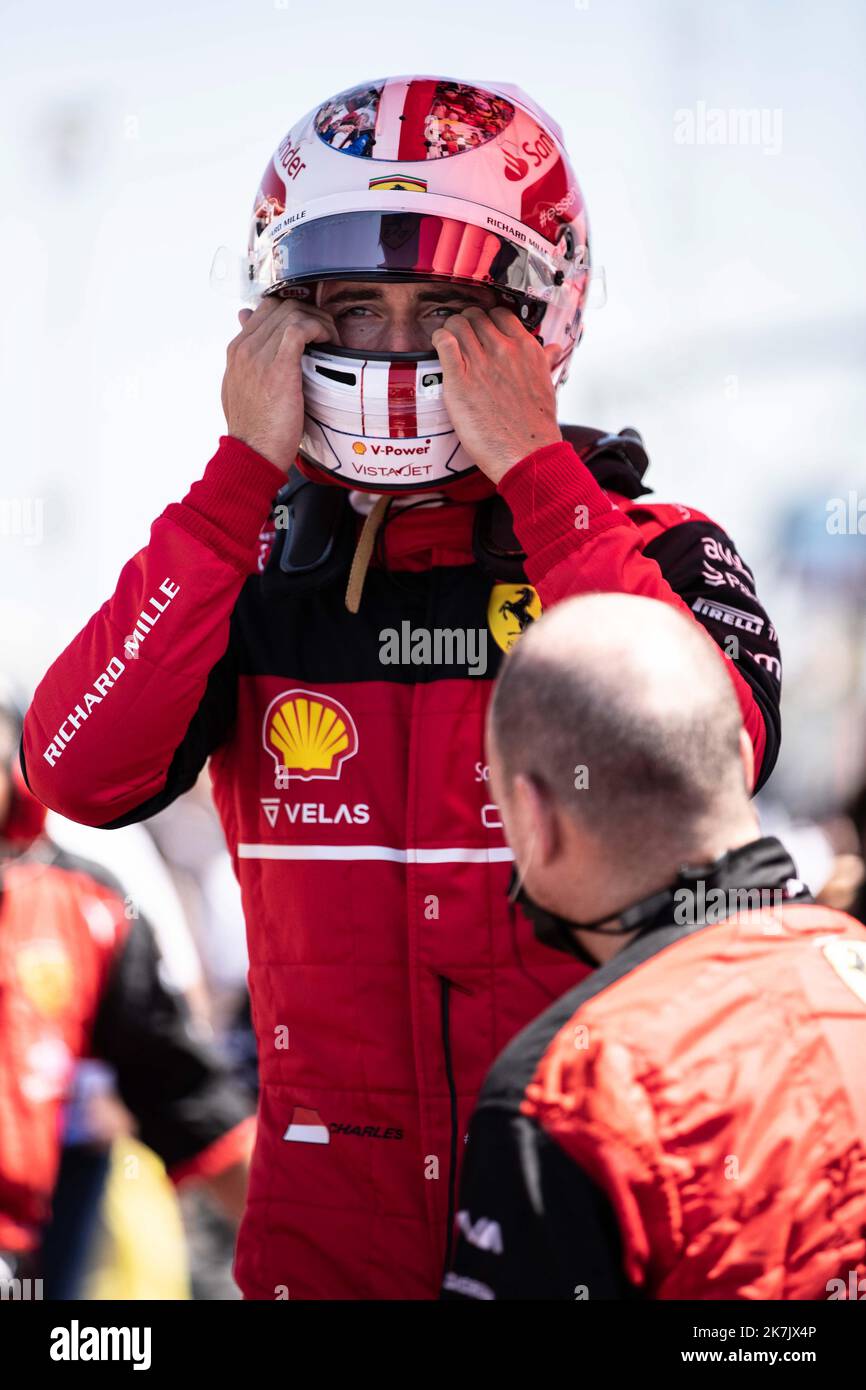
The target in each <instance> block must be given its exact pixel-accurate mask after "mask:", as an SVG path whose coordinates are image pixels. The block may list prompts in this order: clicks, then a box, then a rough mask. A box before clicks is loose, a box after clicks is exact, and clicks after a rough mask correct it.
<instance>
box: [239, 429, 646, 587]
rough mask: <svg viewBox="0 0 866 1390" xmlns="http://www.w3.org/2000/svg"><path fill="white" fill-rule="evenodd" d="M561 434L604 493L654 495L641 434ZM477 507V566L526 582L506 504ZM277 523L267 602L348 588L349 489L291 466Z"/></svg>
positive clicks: (352, 522)
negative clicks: (295, 594) (325, 588)
mask: <svg viewBox="0 0 866 1390" xmlns="http://www.w3.org/2000/svg"><path fill="white" fill-rule="evenodd" d="M560 428H561V430H562V436H563V439H564V440H565V442H566V443H568V444H571V446H572V448H573V449H574V450H575V452H576V453H577V454H578V456H579V457H580V459H581V462H582V463H583V464H584V465H585V466H586V467H587V468H588V469H589V471H590V472H591V474H592V476H593V477H594V478H595V480H596V482H597V483H598V485H599V487H602V488H609V489H610V490H611V491H612V492H615V493H617V494H618V495H619V496H621V497H627V498H629V499H632V500H633V499H635V498H637V497H642V496H644V495H645V494H646V493H648V492H651V491H652V489H651V488H648V487H647V486H646V485H645V484H644V481H643V477H644V474H645V472H646V470H647V468H648V467H649V460H648V458H647V454H646V450H645V449H644V447H643V442H642V440H641V437H640V435H639V434H638V432H637V430H634V429H630V428H629V429H624V430H622V431H621V432H620V433H619V434H605V433H604V431H603V430H596V429H590V428H589V427H588V426H585V425H562V426H561V427H560ZM446 500H447V498H446ZM473 505H474V506H475V508H476V513H475V525H474V533H473V539H472V550H473V553H474V555H475V559H476V561H477V563H478V565H479V566H480V567H481V569H482V570H484V572H485V573H487V574H490V575H491V576H492V577H493V578H494V579H496V580H499V581H500V582H510V581H515V582H519V581H521V580H524V581H525V574H524V568H523V563H524V560H525V559H526V556H525V553H524V551H523V549H522V547H521V545H520V542H519V541H518V540H517V538H516V536H515V534H514V521H513V518H512V516H511V512H510V510H509V508H508V505H507V503H506V502H505V500H504V498H502V497H500V496H499V494H498V493H494V494H493V495H492V496H491V497H487V498H484V500H483V501H481V502H478V503H474V504H473ZM272 516H273V517H274V518H275V526H274V536H273V543H272V545H271V548H270V551H269V554H268V559H267V562H266V564H265V568H264V571H263V573H262V574H261V575H260V576H259V578H260V583H261V587H262V590H263V593H264V594H265V596H266V597H269V596H271V595H273V596H278V595H280V594H285V593H289V592H296V591H303V590H307V589H319V588H322V587H323V586H324V585H326V584H331V583H333V582H336V581H340V582H344V580H345V575H346V573H347V571H348V569H349V566H350V565H351V563H352V556H353V555H354V553H355V546H356V544H357V515H356V513H355V512H354V511H353V509H352V506H351V504H350V502H349V493H348V491H347V490H346V489H345V488H344V487H328V486H326V485H324V484H323V483H316V482H312V481H311V480H310V479H309V478H307V477H305V476H304V475H303V474H302V473H300V472H299V471H298V469H297V468H294V467H293V468H292V469H291V470H290V472H289V476H288V479H287V481H286V482H285V483H284V484H283V486H282V487H281V488H280V491H279V492H278V493H277V496H276V498H275V500H274V507H273V510H272Z"/></svg>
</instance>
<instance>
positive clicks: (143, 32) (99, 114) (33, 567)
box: [0, 0, 866, 1297]
mask: <svg viewBox="0 0 866 1390" xmlns="http://www.w3.org/2000/svg"><path fill="white" fill-rule="evenodd" d="M4 39H5V42H4V51H3V57H2V60H0V71H2V76H3V82H2V87H0V93H2V95H0V105H2V117H3V127H4V130H5V132H6V136H5V139H4V141H3V145H2V149H0V185H2V189H3V198H2V218H0V266H2V274H3V299H4V304H5V310H4V313H3V316H2V369H0V389H2V393H3V421H4V432H5V438H6V445H5V448H4V450H3V456H2V462H0V633H2V647H0V665H2V669H3V671H4V672H5V673H6V674H7V675H11V676H12V677H13V678H14V679H15V680H16V681H17V682H18V683H19V684H20V686H21V688H22V689H23V690H24V692H25V695H29V693H30V691H31V690H32V688H33V686H34V685H35V684H36V682H37V681H38V680H39V679H40V677H41V675H42V674H43V673H44V671H45V669H46V668H47V666H48V665H49V663H50V662H51V660H52V659H53V658H54V657H55V656H56V655H57V653H58V652H59V651H60V650H61V649H62V647H63V646H65V644H66V643H67V642H68V641H69V639H70V638H71V637H72V636H73V635H74V634H75V633H76V632H77V631H78V630H79V628H80V627H81V626H82V624H83V623H84V621H85V620H86V619H87V618H88V617H89V616H90V614H91V613H92V612H93V611H94V610H95V608H96V607H98V605H99V604H100V603H101V602H102V601H103V600H104V599H105V598H106V597H108V595H109V594H110V593H111V592H112V590H113V588H114V585H115V581H116V578H117V574H118V572H119V570H120V568H121V566H122V564H123V563H124V562H125V561H126V560H127V559H128V558H129V556H130V555H131V554H133V553H134V552H135V551H136V550H137V549H138V548H140V547H141V546H142V545H143V544H145V543H146V540H147V536H148V530H149V526H150V523H151V521H152V520H153V519H154V517H156V516H157V515H158V514H159V513H160V512H161V511H162V509H163V508H164V507H165V506H166V505H167V504H168V503H169V502H171V501H174V500H177V499H179V498H180V497H181V496H182V495H183V494H184V493H185V492H186V490H187V488H188V486H189V484H190V482H191V481H192V480H193V479H194V478H196V477H198V476H199V475H200V474H201V472H202V471H203V469H204V466H205V464H206V462H207V460H208V459H209V458H210V457H211V455H212V454H213V453H214V451H215V449H216V445H217V440H218V436H219V435H220V433H221V432H222V431H223V429H224V420H223V417H222V412H221V409H220V382H221V378H222V372H223V366H224V353H225V347H226V344H227V343H228V341H229V340H230V339H231V338H232V337H233V336H234V334H235V332H236V331H237V328H236V317H235V311H236V306H235V305H234V304H233V303H232V301H231V299H227V298H224V297H220V296H219V295H217V294H215V293H214V292H213V291H212V290H211V289H210V287H209V271H210V266H211V261H212V258H213V254H214V252H215V250H216V248H217V247H218V246H219V245H222V244H224V245H227V246H230V247H232V248H233V249H236V250H237V251H241V250H242V249H243V246H244V242H245V237H246V229H247V219H248V215H249V212H250V210H251V207H252V200H253V196H254V194H255V191H256V188H257V186H258V180H259V176H260V174H261V172H262V170H263V168H264V167H265V164H266V162H267V160H268V159H269V157H270V155H271V153H272V151H273V149H274V148H275V146H276V145H277V143H278V142H279V140H280V139H281V138H282V137H283V135H284V134H285V133H286V131H287V130H288V129H289V127H290V126H291V125H292V124H293V123H294V122H295V121H296V119H297V118H298V117H299V116H301V115H302V114H303V113H304V112H305V111H307V110H308V109H310V108H311V107H313V106H315V105H317V104H318V103H319V102H321V101H322V100H323V99H324V98H325V97H327V96H329V95H331V94H333V93H336V92H338V91H340V90H341V89H343V88H345V87H349V86H352V85H355V84H357V83H359V82H361V81H363V80H365V79H368V78H376V77H380V76H384V75H386V74H391V73H411V72H418V73H439V72H441V73H443V74H446V75H449V76H452V77H456V78H460V79H468V80H477V79H487V80H493V79H497V78H498V79H500V80H506V81H509V82H515V83H517V84H519V85H520V86H522V87H523V88H524V89H525V90H526V91H527V92H529V93H530V94H532V95H533V96H534V97H535V98H536V99H537V100H538V101H539V102H540V103H541V104H542V105H543V106H544V107H545V108H546V109H547V110H548V111H549V112H550V114H551V115H552V116H553V117H554V118H555V119H556V120H557V121H558V122H559V123H560V125H561V126H562V128H563V131H564V134H565V138H566V143H567V145H568V148H569V150H570V153H571V158H572V163H573V164H574V166H575V169H576V171H577V174H578V177H579V179H580V182H581V185H582V187H583V192H584V195H585V197H586V200H587V204H588V208H589V215H590V225H591V230H592V236H593V255H594V260H595V262H596V263H597V264H601V265H603V266H604V267H605V271H606V278H607V288H608V298H607V304H606V305H605V307H604V308H601V309H598V310H597V311H596V312H594V313H593V314H592V316H591V317H590V319H589V321H588V325H587V329H586V334H585V337H584V340H583V343H582V344H581V346H580V348H579V350H578V353H577V355H576V357H575V359H574V363H573V366H572V371H571V379H570V380H569V382H568V383H567V385H566V387H565V388H564V390H563V393H562V396H561V414H562V418H563V419H565V420H569V421H572V422H577V423H584V424H590V425H595V426H602V427H606V428H610V429H619V428H621V427H622V426H625V425H634V426H636V427H637V428H638V429H639V430H640V431H641V433H642V434H643V436H644V439H645V441H646V443H647V446H648V449H649V452H650V456H651V460H652V470H651V474H650V478H649V481H650V482H651V484H652V485H653V487H654V489H655V491H656V494H657V496H658V497H659V498H660V499H661V500H675V501H679V502H682V503H685V504H686V505H689V504H691V505H693V506H695V507H697V508H699V509H700V510H702V511H705V512H708V513H709V514H710V515H711V516H712V517H714V518H715V519H716V520H717V521H718V522H719V523H720V524H721V525H722V526H723V527H724V528H725V529H726V530H728V531H729V532H730V534H731V535H732V536H733V538H734V540H735V542H736V543H737V546H738V548H739V549H740V551H741V553H742V554H743V556H744V557H745V559H746V561H747V563H748V564H749V565H750V566H751V567H752V569H753V570H754V572H755V576H756V580H757V590H758V594H759V596H760V597H761V599H762V600H763V603H764V605H765V607H766V608H767V609H768V611H769V613H770V615H771V617H772V618H773V620H774V622H775V624H776V627H777V628H778V631H779V635H780V640H781V646H782V655H783V662H784V698H783V748H782V755H781V758H780V761H779V764H778V767H777V770H776V772H775V773H774V775H773V777H772V779H771V781H770V784H769V786H768V789H767V791H766V793H765V796H764V807H765V815H766V821H767V825H768V827H772V828H773V829H776V828H778V827H779V826H784V825H786V824H787V823H788V822H790V821H793V823H794V829H793V831H791V834H793V835H796V836H798V837H799V839H798V841H797V846H798V847H799V848H798V852H799V854H800V856H801V859H800V869H801V873H802V874H803V876H804V877H806V878H808V879H810V881H812V880H813V883H812V886H813V887H814V888H815V889H816V891H817V890H818V888H819V887H820V886H821V882H826V883H827V884H830V885H831V886H830V887H829V888H828V890H827V891H828V894H829V895H830V896H831V897H832V895H833V894H834V893H836V894H837V895H841V896H840V900H844V899H845V897H846V894H847V895H848V896H850V894H851V892H853V891H854V889H853V887H852V885H854V886H856V876H857V871H856V867H855V866H854V864H853V861H854V860H856V858H857V855H858V854H860V853H862V837H863V833H864V832H863V821H864V798H863V795H862V787H863V783H864V776H866V718H864V715H866V660H864V656H866V603H864V590H866V462H864V439H866V391H864V366H866V275H864V273H863V249H862V228H863V225H864V222H866V180H864V178H863V171H864V163H866V161H864V155H866V119H864V102H863V72H864V70H866V8H864V7H863V6H862V4H860V3H858V0H831V3H829V4H824V5H821V6H816V5H814V4H812V3H806V0H784V3H783V2H782V0H741V3H737V0H730V3H726V4H724V5H718V4H711V3H709V0H656V2H655V3H654V4H652V5H647V4H646V3H645V0H551V3H549V4H548V5H546V6H544V7H538V6H532V5H527V4H525V3H518V0H497V3H494V0H476V3H474V4H471V5H469V4H466V3H465V0H463V3H455V0H438V2H437V4H436V5H435V6H432V7H431V6H419V5H416V4H412V3H411V0H403V2H402V3H398V0H368V3H367V4H366V5H364V6H362V7H361V6H357V5H348V4H346V3H345V2H344V0H331V3H330V4H329V5H327V6H318V5H313V4H306V5H303V4H300V3H298V0H244V3H243V4H241V3H240V0H208V3H207V4H204V3H198V2H197V0H181V3H180V4H179V5H178V4H176V3H174V4H171V5H170V4H168V3H167V0H151V3H150V4H149V5H147V6H143V5H139V6H116V5H113V4H109V3H108V0H79V3H78V4H76V5H75V6H74V7H73V6H67V5H62V4H60V3H59V0H45V3H44V4H42V5H40V6H38V7H33V6H32V5H28V4H25V3H23V0H7V3H6V5H5V7H4ZM55 819H57V818H55ZM161 819H162V818H158V820H157V821H156V822H153V823H151V824H150V825H149V827H148V828H147V829H146V830H145V829H142V828H138V829H137V833H138V834H139V835H143V836H145V837H147V838H148V840H149V842H150V843H151V844H152V845H155V846H156V848H157V851H158V852H160V853H161V855H162V862H163V863H164V865H165V866H166V869H167V872H168V874H169V877H170V878H171V881H172V886H173V889H174V891H175V892H176V893H177V895H178V902H177V904H176V910H177V911H178V912H179V913H180V916H181V917H182V918H183V920H184V921H185V922H186V925H187V927H188V929H189V937H190V944H189V952H188V958H187V957H185V958H184V959H185V960H186V964H185V965H183V964H182V965H181V967H179V969H180V974H181V976H183V978H184V979H185V986H184V987H185V988H190V989H192V991H193V993H195V992H196V991H199V998H198V1004H199V1006H200V1007H201V1008H202V1009H203V1011H204V1012H205V1013H206V1014H208V1015H209V1017H210V1018H211V1023H212V1026H213V1027H214V1029H215V1031H216V1032H217V1033H219V1034H220V1036H228V1032H227V1030H228V1022H227V1021H229V1020H232V1019H233V1018H234V1017H235V1014H236V1011H237V1009H238V1008H241V1007H242V1003H243V971H244V963H243V941H242V924H241V918H240V912H239V907H238V905H237V902H236V899H235V897H234V896H233V895H234V893H235V889H234V880H233V878H232V875H231V872H230V869H229V868H228V861H227V858H226V856H225V852H224V850H223V849H222V842H221V839H220V837H219V830H218V827H215V823H214V822H213V821H212V810H211V808H210V806H209V800H208V789H207V783H206V782H204V783H203V784H202V785H201V786H200V787H199V788H198V789H197V790H196V792H195V793H191V794H190V797H189V798H185V799H184V801H183V802H181V803H177V804H176V806H175V807H173V808H171V810H170V812H168V813H165V823H164V824H162V825H160V820H161ZM67 826H68V823H67ZM55 829H56V833H57V835H58V837H60V836H62V834H63V833H64V830H63V827H62V826H56V827H55ZM77 829H78V828H76V830H75V831H69V830H68V828H67V831H66V833H67V834H72V835H73V836H74V835H75V834H76V833H77ZM214 832H215V833H214ZM94 833H95V834H96V835H97V836H99V832H89V834H90V835H92V834H94ZM107 838H109V837H105V836H102V837H100V839H101V840H104V839H107ZM792 843H793V842H792ZM184 845H186V846H188V847H189V849H188V852H187V853H186V855H185V857H184V858H183V859H182V860H178V859H177V858H176V854H175V857H173V856H172V850H171V847H172V846H174V847H175V851H177V849H178V847H179V846H180V847H183V846H184ZM795 848H796V847H795ZM81 852H83V853H89V854H90V856H91V857H98V856H97V851H96V849H95V848H94V847H93V844H92V841H91V842H90V844H89V848H87V849H83V848H82V851H81ZM100 853H102V854H103V856H104V855H105V854H106V853H107V851H106V850H105V849H104V847H103V848H101V849H100ZM795 857H796V855H795ZM819 881H821V882H819ZM174 910H175V909H171V910H170V909H168V908H165V909H164V911H165V912H166V913H169V915H170V911H174ZM179 930H180V929H178V932H175V933H174V934H173V935H174V938H176V937H177V935H178V933H179ZM184 970H186V975H185V976H184ZM229 1031H230V1030H229ZM208 1220H209V1219H206V1218H201V1217H199V1219H198V1223H196V1220H195V1219H194V1220H193V1225H192V1228H191V1229H192V1231H193V1237H194V1239H193V1252H192V1274H193V1276H195V1272H196V1254H195V1242H196V1241H197V1240H203V1241H204V1242H205V1248H206V1249H210V1247H208V1246H207V1239H208V1238H209V1235H210V1230H209V1225H208ZM203 1232H204V1234H202V1233H203ZM226 1259H227V1257H226ZM212 1264H213V1261H212V1259H211V1257H210V1256H209V1255H205V1256H204V1257H203V1258H199V1266H198V1267H199V1271H200V1273H201V1271H202V1270H203V1269H205V1268H206V1267H210V1266H212ZM186 1277H187V1276H183V1278H186ZM183 1278H182V1279H181V1284H180V1285H179V1286H178V1287H183V1288H186V1289H187V1291H189V1290H190V1289H192V1290H193V1291H194V1292H196V1293H197V1294H199V1295H200V1296H208V1289H209V1285H208V1281H207V1279H206V1278H200V1279H199V1280H198V1282H196V1279H195V1277H193V1279H192V1282H191V1283H190V1282H189V1279H187V1283H186V1284H184V1283H183ZM217 1284H218V1287H219V1289H220V1290H221V1291H218V1292H217V1293H216V1294H215V1296H219V1297H223V1296H228V1294H227V1293H226V1292H225V1288H226V1286H225V1285H220V1284H219V1281H217ZM172 1296H174V1295H172Z"/></svg>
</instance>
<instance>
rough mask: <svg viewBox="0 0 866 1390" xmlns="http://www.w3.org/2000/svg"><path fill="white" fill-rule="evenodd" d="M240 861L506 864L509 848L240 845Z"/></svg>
mask: <svg viewBox="0 0 866 1390" xmlns="http://www.w3.org/2000/svg"><path fill="white" fill-rule="evenodd" d="M238 858H239V859H386V860H389V861H390V862H391V863H392V864H506V863H511V861H512V859H513V858H514V855H513V854H512V852H511V850H510V849H508V848H507V847H506V846H500V847H491V848H490V849H469V848H465V849H464V848H456V849H393V848H392V847H391V846H390V845H248V844H240V845H238Z"/></svg>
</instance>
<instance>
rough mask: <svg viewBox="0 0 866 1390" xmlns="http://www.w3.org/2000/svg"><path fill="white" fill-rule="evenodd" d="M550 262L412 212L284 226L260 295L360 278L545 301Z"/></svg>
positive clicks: (482, 232)
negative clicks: (438, 283)
mask: <svg viewBox="0 0 866 1390" xmlns="http://www.w3.org/2000/svg"><path fill="white" fill-rule="evenodd" d="M558 259H559V258H558V257H557V256H556V253H555V251H554V248H553V247H552V246H551V250H550V255H549V256H546V255H541V254H539V253H538V252H536V251H534V250H532V249H531V248H527V247H520V246H516V245H515V244H514V243H513V242H512V241H511V240H510V239H509V238H508V237H506V236H503V235H500V234H499V233H497V232H495V231H492V230H490V229H487V228H483V227H476V226H474V225H472V224H471V223H468V222H462V221H458V220H456V219H452V218H448V217H438V216H433V215H431V214H428V213H417V212H382V211H376V212H349V213H341V214H337V215H335V216H331V217H319V218H315V219H314V220H312V221H310V222H301V223H299V224H298V225H297V226H296V227H291V228H290V229H289V230H288V231H287V232H286V233H285V235H284V236H283V237H281V238H280V240H279V241H278V242H277V243H276V244H275V246H274V247H273V248H272V266H271V267H270V270H271V273H270V276H268V274H267V270H268V268H267V267H266V266H263V267H262V270H263V272H264V275H265V277H266V278H267V280H268V283H267V285H266V286H263V287H262V288H263V291H271V292H274V291H278V290H279V288H280V287H281V286H285V287H286V288H288V287H290V286H292V285H296V284H298V283H300V282H303V281H309V280H321V279H325V278H328V279H335V278H341V277H345V278H350V277H352V278H354V277H358V276H364V275H368V276H370V277H371V278H373V279H376V278H381V277H383V276H394V277H398V276H399V277H400V278H401V279H414V278H416V277H417V278H419V279H444V280H463V281H470V282H472V283H475V284H484V285H490V286H493V287H494V288H498V289H501V290H508V291H511V292H512V293H515V294H518V295H526V296H528V297H530V298H535V299H542V300H547V301H549V300H550V298H551V295H552V294H553V293H554V291H555V287H556V286H557V285H558V284H559V283H561V274H562V272H561V270H560V269H559V268H558V265H557V262H558Z"/></svg>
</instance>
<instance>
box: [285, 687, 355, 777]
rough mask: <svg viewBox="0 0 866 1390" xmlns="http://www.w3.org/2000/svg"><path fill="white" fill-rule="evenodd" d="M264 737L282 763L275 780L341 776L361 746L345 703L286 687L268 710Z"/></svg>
mask: <svg viewBox="0 0 866 1390" xmlns="http://www.w3.org/2000/svg"><path fill="white" fill-rule="evenodd" d="M262 741H263V743H264V747H265V750H266V752H267V753H269V754H270V756H271V757H272V758H273V760H274V763H275V764H276V772H275V778H274V782H275V785H276V786H281V785H282V786H285V785H287V783H288V780H289V779H290V778H292V777H297V778H299V779H300V780H301V781H302V782H312V781H316V780H318V779H326V780H329V781H336V780H337V779H338V778H339V776H340V773H341V772H342V770H343V763H344V762H346V760H347V759H348V758H352V757H354V756H355V754H356V753H357V751H358V731H357V729H356V728H355V721H354V719H353V718H352V716H351V714H350V713H349V711H348V710H347V709H346V707H345V706H344V705H341V704H340V702H339V700H335V699H333V697H332V696H330V695H322V694H320V693H319V692H318V691H315V690H284V691H282V693H281V694H279V695H277V696H276V697H275V698H274V699H273V700H272V701H271V703H270V704H269V705H268V708H267V710H266V711H265V717H264V722H263V726H262Z"/></svg>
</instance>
